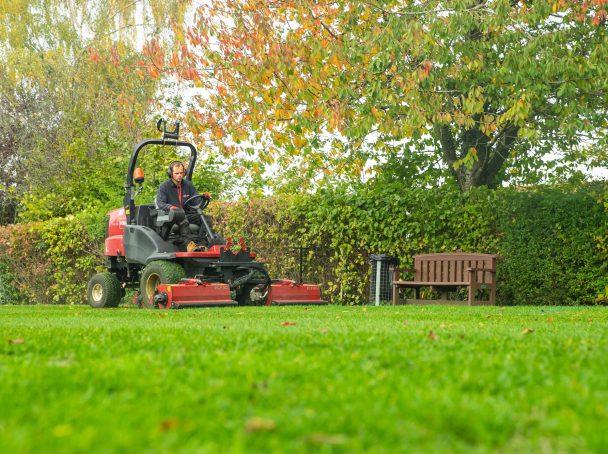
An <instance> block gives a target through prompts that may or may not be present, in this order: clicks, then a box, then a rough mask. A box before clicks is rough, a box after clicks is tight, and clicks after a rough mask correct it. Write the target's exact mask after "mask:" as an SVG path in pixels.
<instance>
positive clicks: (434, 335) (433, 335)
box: [427, 330, 439, 341]
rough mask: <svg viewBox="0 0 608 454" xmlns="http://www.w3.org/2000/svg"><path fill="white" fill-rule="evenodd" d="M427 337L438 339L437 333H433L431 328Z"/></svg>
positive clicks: (433, 339)
mask: <svg viewBox="0 0 608 454" xmlns="http://www.w3.org/2000/svg"><path fill="white" fill-rule="evenodd" d="M427 337H428V338H429V339H430V340H432V341H436V340H437V339H439V336H438V335H437V334H435V333H434V332H433V331H432V330H431V331H429V334H428V336H427Z"/></svg>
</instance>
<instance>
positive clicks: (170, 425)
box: [160, 419, 179, 432]
mask: <svg viewBox="0 0 608 454" xmlns="http://www.w3.org/2000/svg"><path fill="white" fill-rule="evenodd" d="M178 425H179V421H178V420H177V419H165V420H164V421H162V422H161V423H160V430H161V431H163V432H166V431H168V430H171V429H175V428H176V427H177V426H178Z"/></svg>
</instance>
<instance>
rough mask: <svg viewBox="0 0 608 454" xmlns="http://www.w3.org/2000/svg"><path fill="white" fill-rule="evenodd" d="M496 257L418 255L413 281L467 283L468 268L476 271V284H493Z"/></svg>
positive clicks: (415, 258)
mask: <svg viewBox="0 0 608 454" xmlns="http://www.w3.org/2000/svg"><path fill="white" fill-rule="evenodd" d="M496 259H497V256H496V255H492V254H475V253H467V252H448V253H440V254H419V255H415V256H414V268H415V270H416V273H415V274H416V275H415V277H414V279H415V280H416V281H420V282H437V283H439V282H441V283H448V284H449V283H452V282H453V283H458V282H460V283H462V282H469V271H468V270H469V268H483V269H485V270H488V271H477V282H483V283H485V284H493V283H494V280H495V272H496Z"/></svg>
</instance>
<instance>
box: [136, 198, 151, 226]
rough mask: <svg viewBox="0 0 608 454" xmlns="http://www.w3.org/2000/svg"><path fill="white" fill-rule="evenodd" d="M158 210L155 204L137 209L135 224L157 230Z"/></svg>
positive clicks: (137, 207) (139, 206) (140, 206)
mask: <svg viewBox="0 0 608 454" xmlns="http://www.w3.org/2000/svg"><path fill="white" fill-rule="evenodd" d="M155 217H156V208H155V206H154V204H152V203H149V204H143V205H138V206H136V207H135V224H137V225H143V226H145V227H149V228H151V229H155V228H156V226H155V225H154V220H155Z"/></svg>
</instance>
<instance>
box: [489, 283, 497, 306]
mask: <svg viewBox="0 0 608 454" xmlns="http://www.w3.org/2000/svg"><path fill="white" fill-rule="evenodd" d="M489 299H490V301H488V302H489V303H490V304H491V305H493V306H496V285H493V286H492V287H490V298H489Z"/></svg>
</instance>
